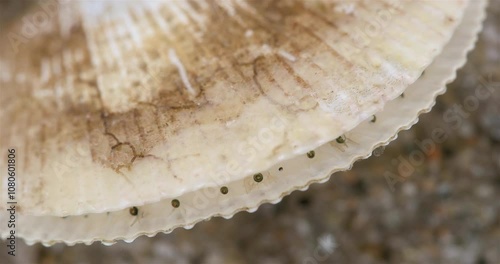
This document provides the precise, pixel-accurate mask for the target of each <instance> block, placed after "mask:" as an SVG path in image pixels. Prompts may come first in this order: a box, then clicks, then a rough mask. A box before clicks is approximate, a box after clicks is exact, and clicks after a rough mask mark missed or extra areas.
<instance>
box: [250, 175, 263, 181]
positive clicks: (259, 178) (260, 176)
mask: <svg viewBox="0 0 500 264" xmlns="http://www.w3.org/2000/svg"><path fill="white" fill-rule="evenodd" d="M253 180H254V181H255V182H261V181H262V180H264V175H262V173H258V174H255V175H254V176H253Z"/></svg>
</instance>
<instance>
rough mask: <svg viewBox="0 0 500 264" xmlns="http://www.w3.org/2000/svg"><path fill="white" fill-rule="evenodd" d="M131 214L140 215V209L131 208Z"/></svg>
mask: <svg viewBox="0 0 500 264" xmlns="http://www.w3.org/2000/svg"><path fill="white" fill-rule="evenodd" d="M129 213H130V214H131V215H137V214H138V213H139V209H138V208H137V207H135V206H134V207H131V208H130V210H129Z"/></svg>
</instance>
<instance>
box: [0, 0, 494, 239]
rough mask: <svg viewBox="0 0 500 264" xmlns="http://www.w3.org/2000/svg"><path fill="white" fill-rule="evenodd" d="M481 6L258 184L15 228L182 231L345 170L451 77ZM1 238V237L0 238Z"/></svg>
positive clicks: (40, 234)
mask: <svg viewBox="0 0 500 264" xmlns="http://www.w3.org/2000/svg"><path fill="white" fill-rule="evenodd" d="M485 7H486V1H474V2H471V4H470V5H469V6H468V8H467V10H466V13H465V17H464V19H463V21H462V22H461V24H460V26H459V27H458V29H457V30H456V31H455V33H454V34H453V38H452V39H451V41H450V42H449V43H448V44H447V45H446V46H445V47H444V49H443V52H442V53H441V54H439V56H438V57H437V58H436V59H435V60H434V62H433V63H432V64H431V65H430V66H429V67H427V69H426V71H425V74H424V75H423V76H421V77H420V78H419V79H418V80H417V81H416V82H415V83H414V84H412V85H411V86H409V87H408V88H407V89H406V90H405V91H404V97H399V98H395V99H394V100H392V101H390V102H388V103H387V104H386V106H385V107H384V109H383V111H381V112H378V113H376V119H373V118H371V117H370V118H368V119H366V120H364V121H363V122H362V123H361V124H359V125H358V126H356V127H355V128H354V129H352V130H350V131H349V132H347V133H346V134H345V137H344V138H345V141H341V142H337V141H332V142H330V143H327V144H324V145H322V146H320V147H318V148H316V149H314V155H312V154H310V155H299V156H297V157H294V158H291V159H289V160H286V161H283V162H279V163H277V164H274V166H272V167H271V168H269V169H268V170H266V171H262V176H263V178H262V181H260V182H256V181H255V179H254V175H248V176H247V177H245V178H242V179H239V180H234V181H232V182H230V183H227V184H226V185H225V186H224V187H227V191H228V192H227V193H226V194H223V193H221V191H220V189H219V187H217V188H202V189H199V190H197V191H193V192H189V193H185V194H183V195H181V196H179V197H177V198H176V199H177V201H179V204H180V206H179V207H178V208H173V207H172V200H171V199H165V200H163V201H161V202H157V203H152V204H149V205H146V206H140V207H137V215H131V213H130V211H129V210H128V209H126V210H121V211H117V212H109V213H100V214H88V215H85V216H69V217H64V218H61V217H55V216H24V217H22V218H21V219H20V221H21V222H20V226H21V227H22V228H21V229H20V230H19V233H20V235H22V236H23V237H24V238H25V239H26V240H27V241H28V243H34V242H43V243H44V244H45V245H50V244H53V243H55V242H66V243H68V244H74V243H78V242H83V243H91V242H93V241H95V240H101V241H104V243H112V242H113V241H115V240H118V239H124V240H126V241H131V240H133V239H135V238H136V237H137V236H139V235H144V234H146V235H154V234H156V233H157V232H160V231H163V232H169V231H171V230H172V229H174V228H176V227H181V226H182V227H190V226H192V225H193V224H195V223H196V222H198V221H201V220H203V219H207V218H209V217H212V216H224V217H231V216H232V215H233V214H234V213H235V212H238V211H241V210H248V211H253V210H255V209H256V208H257V207H258V206H259V205H260V204H262V203H263V202H278V201H279V200H280V199H281V198H282V197H283V196H284V195H286V194H288V193H290V192H291V191H293V190H297V189H303V188H307V186H309V185H310V184H311V183H313V182H321V181H325V180H327V179H328V178H329V176H330V175H331V173H332V172H334V171H338V170H342V169H348V168H349V167H350V166H351V165H352V163H353V162H354V161H355V160H357V159H359V158H365V157H368V156H369V155H370V154H371V152H372V151H373V150H374V149H375V148H376V147H378V146H383V145H385V144H387V143H388V142H389V141H391V140H393V139H394V138H395V137H396V135H397V132H399V131H400V130H402V129H407V128H409V127H410V126H411V125H412V124H414V123H415V122H416V121H417V117H418V115H419V114H420V113H422V112H425V111H428V110H430V108H431V107H432V105H433V104H434V99H435V97H436V96H437V95H438V94H440V93H442V92H443V91H444V90H445V87H446V84H447V83H449V82H450V81H452V80H453V79H454V78H455V71H456V70H457V69H458V68H459V67H461V66H462V65H463V64H464V62H465V60H466V54H467V52H468V51H469V50H470V49H472V47H473V46H474V43H475V41H476V36H477V33H478V32H479V31H480V29H481V22H482V21H483V19H484V16H485V12H484V10H485ZM5 217H6V215H5V214H0V219H2V220H4V219H3V218H5ZM6 235H7V234H6V233H5V232H2V237H5V236H6Z"/></svg>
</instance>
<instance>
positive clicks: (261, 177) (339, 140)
mask: <svg viewBox="0 0 500 264" xmlns="http://www.w3.org/2000/svg"><path fill="white" fill-rule="evenodd" d="M373 117H374V118H376V117H375V116H373ZM372 122H375V121H372ZM335 141H337V143H339V144H343V143H345V142H346V137H345V136H344V135H342V136H340V137H338V138H336V139H335ZM306 155H307V157H308V158H310V159H312V158H314V157H315V156H316V153H315V152H314V150H311V151H309V152H307V153H306ZM278 170H279V171H283V167H279V168H278ZM253 180H254V181H255V182H256V183H259V182H262V181H263V180H264V175H262V173H257V174H255V175H253ZM220 192H221V193H222V194H223V195H226V194H228V193H229V188H228V187H227V186H222V187H221V188H220ZM171 205H172V207H174V208H178V207H179V206H180V205H181V202H180V201H179V200H178V199H173V200H172V202H171ZM129 212H130V214H131V215H133V216H136V215H138V214H139V208H137V207H135V206H134V207H131V208H130V210H129Z"/></svg>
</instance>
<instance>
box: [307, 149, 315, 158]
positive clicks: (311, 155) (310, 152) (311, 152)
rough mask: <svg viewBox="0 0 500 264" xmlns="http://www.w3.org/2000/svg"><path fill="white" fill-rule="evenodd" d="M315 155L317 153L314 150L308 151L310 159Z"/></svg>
mask: <svg viewBox="0 0 500 264" xmlns="http://www.w3.org/2000/svg"><path fill="white" fill-rule="evenodd" d="M315 155H316V153H314V150H311V151H309V152H307V157H308V158H310V159H312V158H314V156H315Z"/></svg>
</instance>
